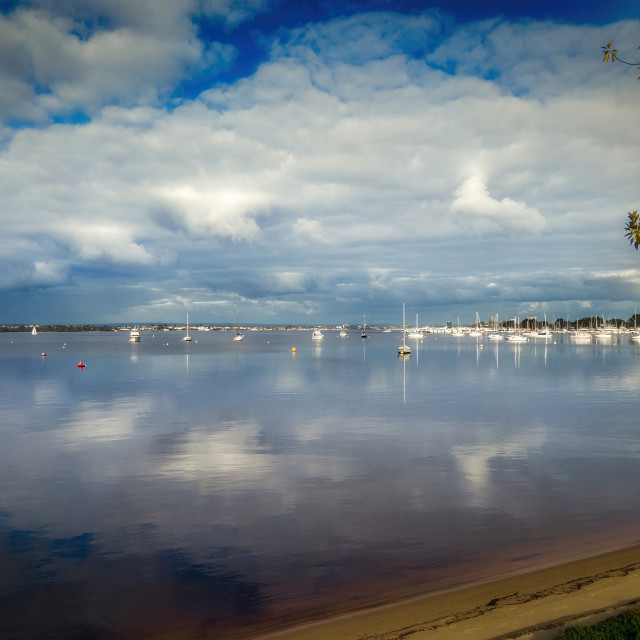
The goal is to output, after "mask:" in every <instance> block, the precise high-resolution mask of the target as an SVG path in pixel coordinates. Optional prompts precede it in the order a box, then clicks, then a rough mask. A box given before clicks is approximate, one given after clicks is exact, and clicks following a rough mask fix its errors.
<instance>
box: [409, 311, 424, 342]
mask: <svg viewBox="0 0 640 640" xmlns="http://www.w3.org/2000/svg"><path fill="white" fill-rule="evenodd" d="M407 338H417V339H418V340H422V332H421V331H420V329H418V314H417V313H416V330H415V331H410V332H409V333H408V334H407Z"/></svg>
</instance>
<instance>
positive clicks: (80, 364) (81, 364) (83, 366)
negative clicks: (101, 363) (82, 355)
mask: <svg viewBox="0 0 640 640" xmlns="http://www.w3.org/2000/svg"><path fill="white" fill-rule="evenodd" d="M86 366H87V365H86V364H85V363H84V362H82V360H81V361H80V362H78V369H84V368H85V367H86Z"/></svg>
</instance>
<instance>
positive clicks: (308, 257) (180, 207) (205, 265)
mask: <svg viewBox="0 0 640 640" xmlns="http://www.w3.org/2000/svg"><path fill="white" fill-rule="evenodd" d="M632 5H634V6H632ZM0 11H1V13H0V118H1V119H0V168H1V170H0V189H1V193H2V198H1V199H0V218H1V220H2V237H1V240H0V324H9V323H24V324H34V323H35V324H49V323H102V322H108V323H112V322H122V323H130V322H135V323H138V322H140V323H142V322H181V321H183V319H184V316H185V313H186V311H189V313H190V318H191V319H192V321H194V322H198V323H200V322H203V323H212V324H216V323H227V322H229V323H234V322H235V313H236V307H237V308H238V309H239V311H240V319H241V322H245V323H264V324H282V323H285V324H288V323H292V324H297V323H301V324H309V325H314V324H321V323H329V324H342V323H359V322H360V321H361V318H362V316H363V314H366V316H367V321H368V322H370V323H371V324H376V323H380V324H387V323H399V322H400V321H401V309H402V303H403V302H405V303H406V307H407V313H408V314H409V316H408V317H413V314H415V313H418V314H420V320H421V323H425V324H426V323H431V324H435V323H443V322H446V321H447V320H453V321H454V322H457V319H458V317H460V319H461V321H462V322H472V321H473V320H474V318H475V313H476V311H477V312H479V313H480V316H481V317H482V318H483V319H486V318H488V317H489V315H494V314H496V313H498V314H499V315H500V316H501V317H513V316H516V315H517V316H520V317H524V316H529V315H537V316H538V317H540V318H542V317H543V315H544V314H546V315H547V317H548V318H549V319H551V318H553V317H557V316H562V317H567V316H570V317H575V316H577V315H579V316H583V315H590V314H597V315H605V316H607V317H610V316H617V317H622V318H628V317H629V316H630V315H632V314H633V313H634V311H635V309H636V307H637V303H638V301H639V300H640V270H639V266H640V253H637V252H636V251H634V250H633V248H632V247H629V245H628V244H627V242H626V240H625V238H624V224H625V220H626V214H627V212H628V211H632V210H634V209H637V208H638V206H639V205H640V193H639V190H638V176H639V175H640V154H638V149H640V130H639V129H638V127H637V105H638V100H639V98H640V84H639V83H638V81H637V80H636V78H637V77H638V75H639V73H638V70H637V69H634V68H631V67H627V66H625V65H622V64H618V63H616V64H614V65H604V64H603V63H602V58H601V53H600V47H601V46H602V45H603V44H605V43H606V42H607V41H609V40H613V41H614V42H615V45H616V48H617V49H618V51H619V54H620V56H621V57H625V58H627V59H634V56H638V52H637V51H636V49H637V47H638V45H639V44H640V22H639V21H638V18H640V16H638V15H637V3H635V2H630V1H629V2H610V3H584V2H580V3H578V2H560V3H558V2H546V1H540V2H529V3H526V2H513V1H510V2H507V1H498V0H495V1H493V2H483V3H479V2H477V1H474V2H466V1H463V0H459V1H452V2H441V3H436V2H409V1H406V2H402V1H398V2H394V3H391V2H384V1H382V0H380V1H375V0H371V1H369V2H365V1H357V2H337V1H335V0H327V1H326V2H316V3H313V2H269V1H266V0H242V1H238V2H236V1H235V0H139V1H137V2H135V3H132V2H129V1H128V0H86V1H84V2H81V3H78V2H75V1H74V0H39V1H34V2H24V3H23V2H0ZM634 11H635V13H634Z"/></svg>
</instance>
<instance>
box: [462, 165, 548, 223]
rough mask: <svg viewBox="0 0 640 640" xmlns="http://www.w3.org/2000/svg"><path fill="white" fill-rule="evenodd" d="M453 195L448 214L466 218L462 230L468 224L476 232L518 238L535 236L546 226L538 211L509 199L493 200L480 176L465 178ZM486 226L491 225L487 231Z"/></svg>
mask: <svg viewBox="0 0 640 640" xmlns="http://www.w3.org/2000/svg"><path fill="white" fill-rule="evenodd" d="M454 195H455V199H454V201H453V203H452V204H451V211H452V212H454V213H459V214H462V216H463V217H464V218H466V219H464V220H463V222H462V224H461V225H460V226H461V227H463V228H464V227H466V224H467V222H468V223H469V224H470V225H471V228H475V229H476V230H487V229H488V230H491V231H505V232H507V233H518V234H521V233H537V232H540V231H542V230H543V229H544V228H545V226H546V221H545V219H544V217H543V216H542V215H541V214H540V212H539V211H538V210H536V209H534V208H529V207H527V206H526V205H525V204H524V203H522V202H516V201H514V200H512V199H511V198H508V197H505V198H502V199H501V200H496V199H495V198H492V197H491V195H490V194H489V189H488V187H487V185H486V184H485V181H484V179H483V178H482V177H481V176H478V175H474V176H471V177H470V178H467V180H465V181H464V182H463V183H462V184H461V185H460V186H459V187H458V188H457V189H456V191H455V194H454ZM486 223H490V224H489V226H488V227H487V225H486ZM483 226H484V227H485V228H484V229H483Z"/></svg>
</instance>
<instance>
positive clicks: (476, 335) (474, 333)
mask: <svg viewBox="0 0 640 640" xmlns="http://www.w3.org/2000/svg"><path fill="white" fill-rule="evenodd" d="M469 335H470V336H471V337H472V338H480V337H481V336H482V331H480V316H479V315H478V312H477V311H476V326H475V327H474V329H473V330H472V331H469Z"/></svg>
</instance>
